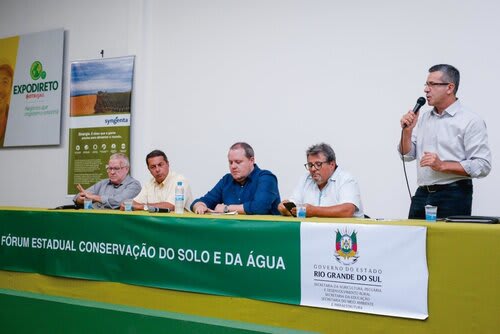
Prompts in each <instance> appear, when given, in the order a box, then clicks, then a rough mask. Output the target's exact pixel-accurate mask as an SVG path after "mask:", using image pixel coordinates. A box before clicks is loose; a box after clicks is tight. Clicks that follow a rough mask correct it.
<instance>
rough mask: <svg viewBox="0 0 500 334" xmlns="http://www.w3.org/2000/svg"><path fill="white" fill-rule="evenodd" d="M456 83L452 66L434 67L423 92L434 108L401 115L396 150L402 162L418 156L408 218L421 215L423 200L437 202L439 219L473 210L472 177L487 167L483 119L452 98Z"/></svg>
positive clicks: (488, 154)
mask: <svg viewBox="0 0 500 334" xmlns="http://www.w3.org/2000/svg"><path fill="white" fill-rule="evenodd" d="M459 83H460V73H459V71H458V70H457V69H456V68H455V67H453V66H451V65H447V64H439V65H434V66H432V67H431V68H430V69H429V75H428V76H427V82H426V83H425V88H424V92H425V95H426V99H427V103H428V104H429V106H431V107H433V109H432V110H429V111H426V112H424V113H423V114H422V115H421V116H420V118H419V117H418V109H419V108H418V107H417V106H415V108H414V110H411V111H409V112H408V113H406V114H405V115H403V117H402V118H401V121H400V123H401V127H402V128H403V132H402V139H401V143H400V145H398V150H399V153H400V154H401V155H402V157H403V159H404V160H405V161H411V160H415V159H416V160H417V183H418V185H419V187H418V189H417V191H416V192H415V195H414V196H413V197H412V199H411V206H410V210H409V213H408V218H410V219H424V218H425V206H426V205H433V206H437V207H438V211H437V216H438V217H439V218H444V217H448V216H453V215H466V216H469V215H471V212H472V192H473V190H472V180H471V179H472V178H480V177H485V176H486V175H488V174H489V172H490V170H491V151H490V148H489V146H488V134H487V131H486V124H485V122H484V121H483V120H482V119H481V118H480V117H479V116H478V115H476V114H474V113H472V112H469V111H468V110H466V109H465V108H464V107H463V106H462V105H461V103H460V101H459V100H458V98H457V97H456V93H457V90H458V85H459ZM417 105H418V102H417ZM417 123H418V127H415V126H416V125H417Z"/></svg>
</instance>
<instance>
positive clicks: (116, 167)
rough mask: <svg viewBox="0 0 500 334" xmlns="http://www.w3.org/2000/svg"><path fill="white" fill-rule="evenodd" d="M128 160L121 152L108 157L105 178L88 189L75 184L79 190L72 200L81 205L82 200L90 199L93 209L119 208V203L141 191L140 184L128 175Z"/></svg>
mask: <svg viewBox="0 0 500 334" xmlns="http://www.w3.org/2000/svg"><path fill="white" fill-rule="evenodd" d="M129 170H130V162H129V160H128V158H127V156H126V155H125V154H123V153H115V154H113V155H111V157H109V162H108V165H107V166H106V171H107V172H108V177H109V178H107V179H104V180H102V181H99V182H97V183H96V184H94V185H93V186H91V187H90V188H88V189H83V188H82V186H81V185H77V188H78V190H79V191H80V192H79V193H78V194H76V195H75V197H74V198H73V202H75V204H77V205H79V206H83V202H84V200H85V199H86V198H87V199H91V200H92V206H93V208H94V209H119V208H120V203H121V202H123V201H124V200H127V199H132V198H134V197H135V196H137V194H139V192H140V191H141V184H140V183H139V181H137V180H136V179H134V178H132V177H131V176H130V175H128V173H129Z"/></svg>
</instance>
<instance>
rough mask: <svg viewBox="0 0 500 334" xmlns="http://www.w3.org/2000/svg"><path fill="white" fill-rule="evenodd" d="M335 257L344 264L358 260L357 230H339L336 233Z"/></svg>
mask: <svg viewBox="0 0 500 334" xmlns="http://www.w3.org/2000/svg"><path fill="white" fill-rule="evenodd" d="M334 256H335V259H336V260H337V261H338V262H339V263H341V264H344V265H350V264H353V263H355V262H356V261H358V258H359V254H358V239H357V233H356V231H354V230H353V231H348V230H345V231H343V232H341V231H340V230H337V232H336V235H335V254H334Z"/></svg>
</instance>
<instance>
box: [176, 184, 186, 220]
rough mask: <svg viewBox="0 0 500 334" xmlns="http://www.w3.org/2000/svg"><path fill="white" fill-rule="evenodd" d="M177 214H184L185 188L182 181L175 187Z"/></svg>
mask: <svg viewBox="0 0 500 334" xmlns="http://www.w3.org/2000/svg"><path fill="white" fill-rule="evenodd" d="M175 213H179V214H181V213H184V186H183V185H182V181H178V182H177V186H176V187H175Z"/></svg>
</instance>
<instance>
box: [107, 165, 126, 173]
mask: <svg viewBox="0 0 500 334" xmlns="http://www.w3.org/2000/svg"><path fill="white" fill-rule="evenodd" d="M123 168H127V167H126V166H122V167H110V166H106V170H107V171H108V172H118V171H120V170H122V169H123Z"/></svg>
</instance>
